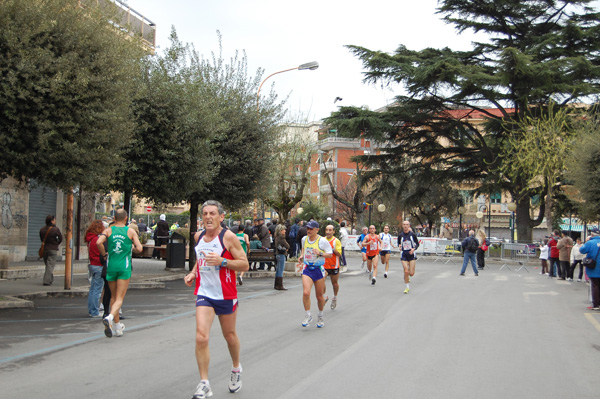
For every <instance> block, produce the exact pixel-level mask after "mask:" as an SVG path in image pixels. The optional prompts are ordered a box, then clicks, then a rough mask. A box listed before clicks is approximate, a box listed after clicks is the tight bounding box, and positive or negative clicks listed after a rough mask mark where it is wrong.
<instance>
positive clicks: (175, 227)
mask: <svg viewBox="0 0 600 399" xmlns="http://www.w3.org/2000/svg"><path fill="white" fill-rule="evenodd" d="M178 228H179V222H178V221H177V220H176V221H174V222H173V224H172V225H171V228H170V230H171V232H174V231H175V230H177V229H178Z"/></svg>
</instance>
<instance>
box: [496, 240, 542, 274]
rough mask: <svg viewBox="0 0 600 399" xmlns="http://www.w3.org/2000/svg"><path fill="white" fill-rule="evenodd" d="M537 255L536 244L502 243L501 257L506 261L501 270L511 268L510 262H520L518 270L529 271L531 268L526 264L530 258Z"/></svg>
mask: <svg viewBox="0 0 600 399" xmlns="http://www.w3.org/2000/svg"><path fill="white" fill-rule="evenodd" d="M532 255H533V257H535V246H533V245H530V244H515V243H502V248H501V252H500V259H501V260H502V261H503V262H504V264H503V265H502V267H500V270H502V269H503V268H505V267H506V268H507V269H508V270H511V268H510V266H509V264H510V263H513V264H518V265H519V266H520V267H519V268H518V269H517V271H520V270H521V269H525V271H526V272H527V273H529V270H528V269H527V266H525V264H526V263H527V262H529V259H530V258H532Z"/></svg>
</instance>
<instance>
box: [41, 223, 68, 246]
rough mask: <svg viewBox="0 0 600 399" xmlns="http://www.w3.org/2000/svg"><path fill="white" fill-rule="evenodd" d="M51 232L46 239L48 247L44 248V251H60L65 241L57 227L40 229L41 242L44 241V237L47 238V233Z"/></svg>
mask: <svg viewBox="0 0 600 399" xmlns="http://www.w3.org/2000/svg"><path fill="white" fill-rule="evenodd" d="M48 229H52V230H50V233H48V237H47V238H46V245H45V246H44V251H58V246H59V245H60V243H61V242H62V240H63V236H62V234H61V233H60V229H59V228H58V227H56V226H44V227H42V228H41V229H40V241H44V237H45V236H46V232H47V231H48Z"/></svg>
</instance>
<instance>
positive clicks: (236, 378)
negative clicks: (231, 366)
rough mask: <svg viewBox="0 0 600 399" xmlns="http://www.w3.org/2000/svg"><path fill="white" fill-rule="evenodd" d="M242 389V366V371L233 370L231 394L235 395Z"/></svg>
mask: <svg viewBox="0 0 600 399" xmlns="http://www.w3.org/2000/svg"><path fill="white" fill-rule="evenodd" d="M240 389H242V365H241V364H240V371H233V370H231V377H230V378H229V392H231V393H235V392H237V391H239V390H240Z"/></svg>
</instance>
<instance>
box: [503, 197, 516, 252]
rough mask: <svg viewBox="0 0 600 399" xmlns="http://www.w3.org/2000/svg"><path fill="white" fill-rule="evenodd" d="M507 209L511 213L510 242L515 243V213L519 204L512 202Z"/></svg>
mask: <svg viewBox="0 0 600 399" xmlns="http://www.w3.org/2000/svg"><path fill="white" fill-rule="evenodd" d="M506 207H507V208H508V210H509V211H510V242H515V211H516V210H517V204H515V203H514V202H511V203H510V204H508V205H507V206H506Z"/></svg>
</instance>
